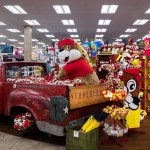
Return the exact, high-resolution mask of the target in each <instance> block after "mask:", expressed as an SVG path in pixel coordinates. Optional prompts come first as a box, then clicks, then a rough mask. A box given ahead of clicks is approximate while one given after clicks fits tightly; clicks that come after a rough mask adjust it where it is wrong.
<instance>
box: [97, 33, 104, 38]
mask: <svg viewBox="0 0 150 150" xmlns="http://www.w3.org/2000/svg"><path fill="white" fill-rule="evenodd" d="M95 37H96V38H97V37H98V38H101V37H104V35H102V34H100V35H97V34H96V35H95Z"/></svg>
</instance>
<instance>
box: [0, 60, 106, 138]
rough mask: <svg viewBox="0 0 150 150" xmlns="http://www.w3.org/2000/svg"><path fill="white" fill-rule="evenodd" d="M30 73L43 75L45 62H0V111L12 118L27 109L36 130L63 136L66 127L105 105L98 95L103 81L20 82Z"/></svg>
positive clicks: (45, 71) (44, 74)
mask: <svg viewBox="0 0 150 150" xmlns="http://www.w3.org/2000/svg"><path fill="white" fill-rule="evenodd" d="M32 76H34V77H35V76H40V77H45V76H47V69H46V64H45V63H42V62H6V63H1V64H0V114H3V115H7V116H11V117H13V118H15V117H16V116H17V115H19V114H22V113H25V112H29V113H30V114H31V115H32V119H33V121H34V122H35V124H36V125H37V127H38V129H39V130H40V131H43V132H46V133H50V134H53V135H57V136H64V135H65V132H64V131H65V130H64V129H65V128H66V127H68V126H74V125H77V124H80V123H83V122H82V121H84V118H85V117H86V116H89V115H90V114H92V113H93V112H95V111H96V110H97V109H99V110H100V109H102V108H103V107H104V106H105V105H106V104H105V100H104V99H103V97H102V94H101V92H102V90H104V89H105V88H106V85H105V84H101V85H94V86H78V87H72V86H68V85H50V84H45V83H42V82H41V83H40V84H39V83H36V82H30V81H29V82H28V83H26V82H20V79H22V80H25V79H26V78H28V77H32ZM16 79H18V80H16ZM12 81H13V82H12ZM47 83H48V82H47ZM25 130H26V129H25Z"/></svg>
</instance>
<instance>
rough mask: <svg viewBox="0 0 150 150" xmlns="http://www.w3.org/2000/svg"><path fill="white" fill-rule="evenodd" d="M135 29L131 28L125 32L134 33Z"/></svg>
mask: <svg viewBox="0 0 150 150" xmlns="http://www.w3.org/2000/svg"><path fill="white" fill-rule="evenodd" d="M136 30H137V29H135V28H132V29H127V30H126V31H125V32H135V31H136Z"/></svg>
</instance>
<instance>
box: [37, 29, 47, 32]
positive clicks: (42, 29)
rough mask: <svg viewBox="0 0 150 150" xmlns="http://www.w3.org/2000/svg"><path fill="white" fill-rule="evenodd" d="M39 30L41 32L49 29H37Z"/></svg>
mask: <svg viewBox="0 0 150 150" xmlns="http://www.w3.org/2000/svg"><path fill="white" fill-rule="evenodd" d="M36 30H38V31H39V32H49V31H48V30H47V29H36Z"/></svg>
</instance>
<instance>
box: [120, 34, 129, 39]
mask: <svg viewBox="0 0 150 150" xmlns="http://www.w3.org/2000/svg"><path fill="white" fill-rule="evenodd" d="M128 36H129V35H128V34H122V35H120V37H122V38H125V37H128Z"/></svg>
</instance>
